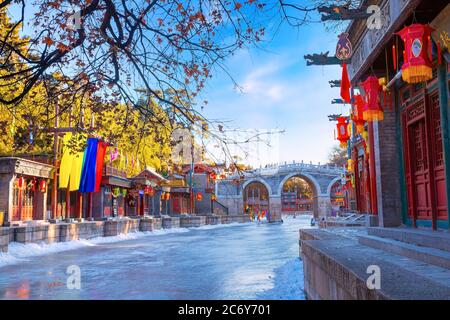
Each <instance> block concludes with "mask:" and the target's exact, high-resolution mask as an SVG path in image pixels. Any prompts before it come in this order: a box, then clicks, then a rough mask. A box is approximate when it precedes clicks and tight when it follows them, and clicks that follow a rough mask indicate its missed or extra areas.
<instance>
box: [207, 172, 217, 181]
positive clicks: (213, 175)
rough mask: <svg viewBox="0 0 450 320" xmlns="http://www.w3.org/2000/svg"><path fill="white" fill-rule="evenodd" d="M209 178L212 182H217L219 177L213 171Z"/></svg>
mask: <svg viewBox="0 0 450 320" xmlns="http://www.w3.org/2000/svg"><path fill="white" fill-rule="evenodd" d="M209 177H210V178H211V179H212V180H216V178H217V175H216V173H215V172H214V171H213V172H211V173H210V174H209Z"/></svg>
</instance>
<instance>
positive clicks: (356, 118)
mask: <svg viewBox="0 0 450 320" xmlns="http://www.w3.org/2000/svg"><path fill="white" fill-rule="evenodd" d="M354 99H355V103H354V104H353V112H352V120H353V122H354V123H355V125H356V132H358V133H359V134H361V133H362V132H363V131H364V123H365V121H364V117H363V110H364V100H363V98H362V96H361V95H360V94H357V95H355V96H354Z"/></svg>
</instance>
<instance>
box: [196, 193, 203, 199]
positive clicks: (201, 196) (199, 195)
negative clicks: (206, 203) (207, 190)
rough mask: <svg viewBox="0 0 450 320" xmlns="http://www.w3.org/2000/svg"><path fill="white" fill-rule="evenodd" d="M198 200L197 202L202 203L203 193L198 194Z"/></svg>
mask: <svg viewBox="0 0 450 320" xmlns="http://www.w3.org/2000/svg"><path fill="white" fill-rule="evenodd" d="M196 198H197V201H202V200H203V194H202V193H201V192H197V195H196Z"/></svg>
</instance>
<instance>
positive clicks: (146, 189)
mask: <svg viewBox="0 0 450 320" xmlns="http://www.w3.org/2000/svg"><path fill="white" fill-rule="evenodd" d="M144 193H145V194H146V195H149V196H150V197H153V196H154V194H155V190H153V188H152V187H150V186H145V187H144Z"/></svg>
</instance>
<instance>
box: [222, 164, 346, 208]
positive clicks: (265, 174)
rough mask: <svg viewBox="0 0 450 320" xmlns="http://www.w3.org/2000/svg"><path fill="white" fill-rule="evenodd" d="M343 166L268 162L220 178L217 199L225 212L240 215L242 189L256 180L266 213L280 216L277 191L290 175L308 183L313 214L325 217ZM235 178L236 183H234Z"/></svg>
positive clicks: (278, 191)
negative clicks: (262, 190) (264, 192)
mask: <svg viewBox="0 0 450 320" xmlns="http://www.w3.org/2000/svg"><path fill="white" fill-rule="evenodd" d="M343 173H344V169H343V168H341V167H337V166H329V165H320V164H312V163H304V162H295V161H294V162H293V163H284V164H275V165H268V166H267V167H264V168H259V169H254V170H250V171H244V172H243V179H239V176H238V175H235V176H230V177H228V178H227V179H224V180H220V181H219V182H218V183H217V184H216V195H217V200H218V201H219V202H220V203H221V204H223V205H225V206H226V207H228V211H229V214H241V213H243V211H244V190H245V188H246V186H247V185H248V184H250V183H252V182H260V183H261V184H263V185H264V186H265V188H266V189H267V192H268V194H269V199H268V202H269V203H268V207H269V212H270V215H272V216H281V193H282V190H283V185H284V184H285V182H286V181H288V180H289V179H290V178H292V177H300V178H302V179H303V180H305V181H306V182H308V184H309V185H310V187H311V189H312V191H313V212H314V216H316V217H320V216H325V215H326V214H327V213H328V212H329V211H330V210H331V188H332V186H333V185H334V184H335V183H340V181H341V178H342V174H343ZM237 181H239V182H237Z"/></svg>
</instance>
